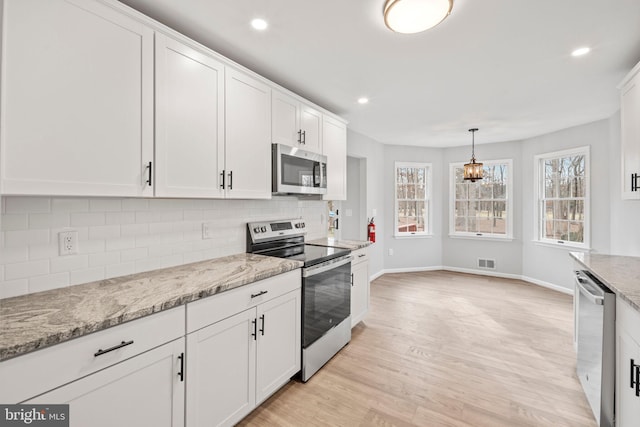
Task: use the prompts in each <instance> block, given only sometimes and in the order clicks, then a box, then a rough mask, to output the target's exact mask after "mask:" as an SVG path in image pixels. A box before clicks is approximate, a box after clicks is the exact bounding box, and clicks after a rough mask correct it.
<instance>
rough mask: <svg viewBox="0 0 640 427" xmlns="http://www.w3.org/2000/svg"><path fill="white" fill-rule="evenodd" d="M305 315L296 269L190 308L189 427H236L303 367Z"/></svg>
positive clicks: (188, 358) (197, 303)
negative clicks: (301, 322)
mask: <svg viewBox="0 0 640 427" xmlns="http://www.w3.org/2000/svg"><path fill="white" fill-rule="evenodd" d="M300 310H301V291H300V271H298V270H294V271H292V272H289V273H286V274H283V275H280V276H276V277H272V278H270V279H266V280H262V281H260V282H256V283H254V284H252V285H248V286H243V287H241V288H238V289H235V290H232V291H228V292H225V294H223V295H220V296H217V297H214V298H210V299H209V300H201V301H197V302H195V303H191V304H188V305H187V330H188V331H191V330H193V332H191V333H188V334H187V372H188V374H187V388H186V395H187V400H186V424H187V425H188V426H193V427H196V426H198V427H201V426H230V425H234V424H235V423H237V422H238V421H240V420H241V419H242V418H244V417H245V416H246V415H247V414H249V413H250V412H251V411H252V410H253V409H254V408H255V407H256V406H257V405H258V404H260V403H261V402H262V401H264V400H265V399H266V398H267V397H269V396H270V395H271V394H273V393H274V392H275V391H276V390H278V389H279V388H280V387H282V386H283V385H284V384H286V383H287V382H288V381H289V380H290V378H291V377H292V376H293V375H295V374H296V373H297V372H298V371H299V370H300V353H301V347H300V345H301V344H300V337H301V331H300V320H301V316H300ZM207 317H208V318H210V324H208V325H207V326H204V327H201V326H202V325H203V323H206V322H207V320H206V319H207Z"/></svg>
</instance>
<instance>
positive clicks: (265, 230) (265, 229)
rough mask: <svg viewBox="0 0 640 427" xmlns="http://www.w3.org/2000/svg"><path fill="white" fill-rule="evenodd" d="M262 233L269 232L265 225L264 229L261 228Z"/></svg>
mask: <svg viewBox="0 0 640 427" xmlns="http://www.w3.org/2000/svg"><path fill="white" fill-rule="evenodd" d="M260 231H262V232H263V233H266V232H267V227H265V226H264V225H263V226H262V227H260Z"/></svg>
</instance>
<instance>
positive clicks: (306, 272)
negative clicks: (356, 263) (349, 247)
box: [302, 255, 351, 277]
mask: <svg viewBox="0 0 640 427" xmlns="http://www.w3.org/2000/svg"><path fill="white" fill-rule="evenodd" d="M331 261H332V262H330V263H329V264H320V265H319V266H317V267H316V266H313V267H307V268H303V269H302V277H311V276H315V275H316V274H320V273H324V272H325V271H329V270H333V269H334V268H337V267H340V266H343V265H345V264H348V263H350V262H351V255H346V256H344V257H342V258H338V259H337V260H331Z"/></svg>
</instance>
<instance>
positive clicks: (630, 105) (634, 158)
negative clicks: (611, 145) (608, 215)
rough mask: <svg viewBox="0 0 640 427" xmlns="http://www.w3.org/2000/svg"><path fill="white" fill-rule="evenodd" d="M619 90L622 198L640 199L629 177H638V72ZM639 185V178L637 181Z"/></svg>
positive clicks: (639, 119) (639, 80) (639, 171)
mask: <svg viewBox="0 0 640 427" xmlns="http://www.w3.org/2000/svg"><path fill="white" fill-rule="evenodd" d="M636 73H637V74H636V75H635V77H633V78H632V79H631V80H630V81H629V82H628V83H627V84H625V85H624V86H623V87H622V90H621V101H622V102H621V108H620V118H621V125H622V128H621V132H622V133H621V141H622V142H621V143H622V146H621V153H622V198H623V199H640V190H636V191H632V190H631V175H632V174H638V175H640V71H637V72H636ZM638 185H640V178H639V179H638Z"/></svg>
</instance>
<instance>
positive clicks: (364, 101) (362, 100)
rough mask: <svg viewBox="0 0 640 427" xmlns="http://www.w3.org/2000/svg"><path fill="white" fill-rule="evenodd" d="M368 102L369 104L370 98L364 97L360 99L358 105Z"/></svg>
mask: <svg viewBox="0 0 640 427" xmlns="http://www.w3.org/2000/svg"><path fill="white" fill-rule="evenodd" d="M367 102H369V98H365V97H364V96H363V97H362V98H358V104H366V103H367Z"/></svg>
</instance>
